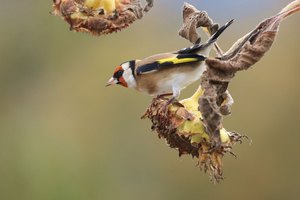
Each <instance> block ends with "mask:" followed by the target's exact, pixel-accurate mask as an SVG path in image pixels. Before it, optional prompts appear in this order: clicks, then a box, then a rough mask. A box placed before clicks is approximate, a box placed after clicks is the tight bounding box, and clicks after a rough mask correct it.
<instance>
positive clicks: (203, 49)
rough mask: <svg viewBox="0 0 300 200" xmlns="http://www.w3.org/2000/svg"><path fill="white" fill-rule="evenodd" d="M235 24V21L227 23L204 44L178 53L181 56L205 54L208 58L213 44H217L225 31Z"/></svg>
mask: <svg viewBox="0 0 300 200" xmlns="http://www.w3.org/2000/svg"><path fill="white" fill-rule="evenodd" d="M232 23H233V19H232V20H230V21H229V22H227V23H226V24H225V25H224V26H222V27H221V28H219V29H218V30H217V31H216V32H215V33H214V34H213V35H212V36H211V37H210V38H209V39H208V40H207V42H205V43H204V44H195V45H194V46H191V47H188V48H184V49H181V50H179V51H177V53H179V54H185V53H197V54H203V55H205V56H207V55H208V54H209V52H210V50H211V48H212V47H213V43H215V42H216V41H217V39H218V37H219V36H220V35H221V34H222V33H223V32H224V31H225V29H226V28H227V27H228V26H230V25H231V24H232Z"/></svg>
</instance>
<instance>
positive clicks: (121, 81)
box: [119, 76, 128, 87]
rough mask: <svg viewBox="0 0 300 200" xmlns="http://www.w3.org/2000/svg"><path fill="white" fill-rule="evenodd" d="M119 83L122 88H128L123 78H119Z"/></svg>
mask: <svg viewBox="0 0 300 200" xmlns="http://www.w3.org/2000/svg"><path fill="white" fill-rule="evenodd" d="M119 82H120V84H121V85H122V86H124V87H128V85H127V83H126V81H125V79H124V78H123V76H122V77H120V78H119Z"/></svg>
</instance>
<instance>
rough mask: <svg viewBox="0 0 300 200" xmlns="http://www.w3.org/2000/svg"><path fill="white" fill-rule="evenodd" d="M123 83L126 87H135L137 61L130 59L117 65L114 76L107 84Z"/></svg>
mask: <svg viewBox="0 0 300 200" xmlns="http://www.w3.org/2000/svg"><path fill="white" fill-rule="evenodd" d="M115 84H118V85H122V86H124V87H129V88H131V87H135V86H136V81H135V61H134V60H132V61H128V62H125V63H123V64H121V65H120V66H118V67H116V69H115V71H114V73H113V76H112V77H111V78H110V79H109V80H108V82H107V84H106V86H110V85H115Z"/></svg>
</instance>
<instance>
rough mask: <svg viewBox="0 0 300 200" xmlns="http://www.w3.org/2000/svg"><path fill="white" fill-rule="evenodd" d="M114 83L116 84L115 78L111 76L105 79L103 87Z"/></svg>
mask: <svg viewBox="0 0 300 200" xmlns="http://www.w3.org/2000/svg"><path fill="white" fill-rule="evenodd" d="M115 84H117V80H116V79H114V78H113V77H111V78H110V79H109V80H108V81H107V83H106V85H105V87H107V86H110V85H115Z"/></svg>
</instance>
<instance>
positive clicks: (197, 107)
mask: <svg viewBox="0 0 300 200" xmlns="http://www.w3.org/2000/svg"><path fill="white" fill-rule="evenodd" d="M299 10H300V0H296V1H293V2H292V3H290V4H289V5H287V6H286V7H285V8H284V9H283V10H282V11H281V12H279V13H278V14H276V15H275V16H273V17H270V18H268V19H266V20H264V21H262V22H261V23H259V24H258V26H257V27H256V28H255V29H254V30H253V31H251V32H250V33H248V34H246V35H245V36H244V37H242V38H241V39H239V40H238V41H237V42H236V43H235V44H234V45H233V46H232V47H231V48H230V49H229V50H228V51H227V52H226V53H225V54H223V53H222V50H221V48H220V47H218V46H216V50H217V53H218V54H219V57H217V58H208V59H207V60H206V64H207V70H206V71H205V72H204V74H203V75H202V77H201V83H200V86H199V89H198V90H197V91H196V93H195V94H194V95H193V96H192V97H190V98H188V99H185V100H182V101H180V102H179V103H175V104H172V105H170V106H169V107H168V112H165V111H164V109H163V108H164V106H165V105H166V103H167V99H163V98H154V99H153V101H152V103H151V104H150V106H149V107H148V109H147V111H146V113H145V115H144V118H149V119H150V120H151V122H152V130H154V131H156V132H157V133H158V136H159V137H160V138H164V139H165V140H166V141H167V143H168V144H169V146H170V147H171V148H174V149H177V150H178V151H179V155H184V154H188V155H191V156H192V157H193V158H194V157H195V158H197V159H198V164H199V167H200V169H203V170H204V171H205V172H206V173H208V174H209V176H210V177H211V180H212V181H213V182H219V181H220V180H222V179H223V168H222V158H223V156H224V155H225V154H226V153H231V154H233V153H232V147H233V145H234V144H236V143H237V142H241V139H242V138H243V137H244V136H242V135H240V134H238V133H236V132H230V131H226V130H225V129H224V127H223V125H222V121H223V116H224V115H228V114H230V107H231V105H232V104H233V99H232V98H231V96H230V94H229V92H228V90H227V88H228V85H229V83H230V81H231V80H232V78H233V77H234V76H235V74H236V72H238V71H241V70H246V69H248V68H250V67H251V66H253V65H254V64H255V63H256V62H258V61H259V60H260V59H261V58H262V57H263V56H264V54H265V53H266V52H267V51H268V50H269V49H270V48H271V46H272V44H273V42H274V41H275V37H276V35H277V33H278V31H279V25H280V23H281V22H282V21H283V19H285V18H286V17H287V16H290V15H291V14H294V13H296V12H298V11H299ZM183 17H184V24H183V26H182V28H181V30H180V31H179V34H180V35H181V36H182V37H184V38H186V39H188V40H189V41H191V42H192V43H198V42H200V40H201V39H200V36H199V34H198V33H197V31H196V30H197V28H198V27H202V28H203V29H204V30H205V31H206V32H207V33H209V34H212V33H213V32H214V30H215V27H217V25H216V24H214V23H213V21H212V20H211V19H210V18H209V17H208V15H207V13H205V12H200V11H198V10H197V9H196V8H195V7H193V6H191V5H189V4H185V5H184V8H183ZM233 155H234V154H233Z"/></svg>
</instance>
